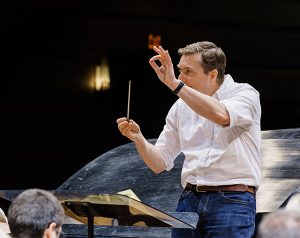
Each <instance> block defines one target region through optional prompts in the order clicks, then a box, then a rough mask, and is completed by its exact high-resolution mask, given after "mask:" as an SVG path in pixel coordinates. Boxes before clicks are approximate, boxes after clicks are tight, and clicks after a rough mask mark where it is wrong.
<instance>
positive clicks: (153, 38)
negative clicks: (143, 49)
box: [148, 34, 161, 50]
mask: <svg viewBox="0 0 300 238" xmlns="http://www.w3.org/2000/svg"><path fill="white" fill-rule="evenodd" d="M160 45H161V36H160V35H153V34H149V35H148V49H149V50H152V49H153V46H156V47H159V46H160Z"/></svg>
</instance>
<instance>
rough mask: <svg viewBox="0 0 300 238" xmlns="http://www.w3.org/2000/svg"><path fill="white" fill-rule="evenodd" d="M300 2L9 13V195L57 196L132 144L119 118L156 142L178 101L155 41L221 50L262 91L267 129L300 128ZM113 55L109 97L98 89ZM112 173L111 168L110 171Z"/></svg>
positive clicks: (57, 4) (2, 78)
mask: <svg viewBox="0 0 300 238" xmlns="http://www.w3.org/2000/svg"><path fill="white" fill-rule="evenodd" d="M299 16H300V2H298V1H291V0H280V1H279V0H278V1H266V2H262V1H233V0H231V1H213V2H208V1H188V2H182V1H181V2H177V1H172V2H167V1H158V0H157V1H156V0H154V1H137V0H134V1H116V0H111V1H100V0H99V1H58V0H53V1H50V0H43V1H39V0H27V1H21V0H19V1H18V0H2V1H1V3H0V32H1V33H0V34H1V39H0V59H1V62H0V63H1V64H0V83H1V84H0V85H1V86H0V90H1V91H0V110H1V119H2V120H1V124H0V128H1V131H0V132H1V133H0V136H1V141H0V159H1V162H0V164H1V173H0V181H1V186H0V188H1V189H23V188H29V187H40V188H45V189H55V188H56V187H58V186H59V185H60V184H62V183H63V182H64V181H65V180H66V179H68V178H69V177H70V176H71V175H72V174H74V173H75V172H76V171H77V170H79V169H80V168H81V167H83V166H84V165H85V164H87V163H88V162H90V161H91V160H93V159H94V158H96V157H97V156H99V155H101V154H102V153H105V152H106V151H108V150H110V149H113V148H115V147H117V146H119V145H122V144H125V143H128V142H129V140H127V139H126V138H123V137H122V136H121V135H120V134H119V132H118V130H117V126H116V123H115V120H116V119H117V118H118V117H121V116H126V109H127V88H128V81H129V80H132V95H131V99H132V104H131V117H132V118H133V119H134V120H135V121H137V122H138V123H139V124H140V125H141V128H142V131H143V132H144V135H145V137H146V138H149V139H150V138H157V137H158V135H159V132H160V131H161V129H162V127H163V125H164V118H165V116H166V113H167V111H168V109H169V107H170V106H171V105H172V103H173V102H174V101H175V100H176V97H175V96H173V95H172V93H171V92H170V91H169V90H168V89H167V88H166V87H165V86H164V85H163V84H161V83H160V82H159V80H158V79H157V78H156V77H155V74H154V72H152V70H151V68H150V66H149V64H148V60H149V58H150V57H151V56H152V55H154V52H152V51H151V50H148V45H147V44H148V35H149V34H160V35H161V37H162V40H161V43H162V45H163V46H164V47H165V48H167V49H169V51H170V53H171V56H172V58H173V60H174V65H175V66H176V64H177V63H178V60H179V58H178V56H177V49H178V48H179V47H183V46H185V45H186V44H188V43H192V42H195V41H202V40H209V41H213V42H215V43H216V44H218V45H219V46H221V47H222V48H223V50H224V51H225V53H226V55H227V58H228V67H227V73H230V74H231V75H232V76H233V77H234V79H235V80H236V81H238V82H248V83H250V84H251V85H253V86H254V87H256V88H257V89H258V91H259V92H260V93H261V104H262V113H263V114H262V129H263V130H272V129H284V128H296V127H299V126H300V107H299V106H300V99H299V92H298V88H299V86H300V82H299V80H300V69H299V66H300V62H299V53H300V46H299V42H300V17H299ZM103 56H106V57H107V58H108V62H109V65H110V73H111V89H110V90H109V91H106V92H96V91H95V90H93V89H92V88H91V87H90V83H91V75H92V74H93V73H92V72H93V68H94V66H95V65H96V64H99V62H100V60H101V58H102V57H103ZM112 169H113V168H112Z"/></svg>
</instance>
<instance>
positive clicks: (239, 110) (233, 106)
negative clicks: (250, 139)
mask: <svg viewBox="0 0 300 238" xmlns="http://www.w3.org/2000/svg"><path fill="white" fill-rule="evenodd" d="M221 102H222V103H223V104H224V106H225V108H226V110H227V111H228V114H229V117H230V125H229V127H234V126H240V127H248V126H250V125H251V124H252V123H253V122H254V121H257V120H258V119H259V115H260V112H259V110H260V100H259V93H258V92H257V91H256V90H255V89H253V88H249V89H245V90H242V91H240V92H238V93H237V94H235V95H233V96H232V97H230V98H227V99H224V100H221Z"/></svg>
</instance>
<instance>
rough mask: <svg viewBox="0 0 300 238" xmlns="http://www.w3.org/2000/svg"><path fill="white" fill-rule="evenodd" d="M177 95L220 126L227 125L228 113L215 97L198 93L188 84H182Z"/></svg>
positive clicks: (228, 120) (228, 121)
mask: <svg viewBox="0 0 300 238" xmlns="http://www.w3.org/2000/svg"><path fill="white" fill-rule="evenodd" d="M177 95H178V96H179V97H180V98H181V99H182V100H183V101H184V102H185V103H186V104H187V105H188V106H189V107H190V108H191V109H192V110H193V111H195V112H196V113H198V114H199V115H201V116H203V117H205V118H207V119H208V120H210V121H212V122H214V123H216V124H219V125H221V126H228V125H229V123H230V117H229V114H228V112H227V110H226V108H225V106H224V104H223V103H221V102H220V101H219V100H217V99H216V98H213V97H211V96H208V95H205V94H203V93H200V92H198V91H196V90H195V89H193V88H190V87H188V86H184V87H183V88H182V89H181V90H180V92H179V93H178V94H177Z"/></svg>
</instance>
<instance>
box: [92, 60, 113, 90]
mask: <svg viewBox="0 0 300 238" xmlns="http://www.w3.org/2000/svg"><path fill="white" fill-rule="evenodd" d="M109 88H110V75H109V66H108V62H107V60H106V58H103V59H102V61H101V64H100V65H96V67H95V89H96V91H101V90H103V91H104V90H108V89H109Z"/></svg>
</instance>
